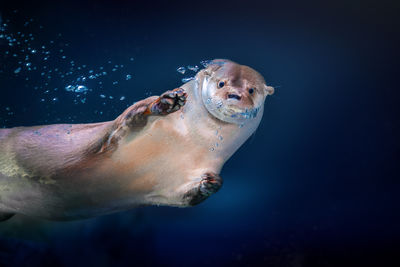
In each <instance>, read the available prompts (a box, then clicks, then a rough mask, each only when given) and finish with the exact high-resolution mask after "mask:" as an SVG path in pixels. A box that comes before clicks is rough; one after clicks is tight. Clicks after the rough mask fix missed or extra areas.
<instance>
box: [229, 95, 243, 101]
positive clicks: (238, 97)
mask: <svg viewBox="0 0 400 267" xmlns="http://www.w3.org/2000/svg"><path fill="white" fill-rule="evenodd" d="M228 99H236V100H239V101H240V99H242V97H241V96H240V95H236V94H229V95H228Z"/></svg>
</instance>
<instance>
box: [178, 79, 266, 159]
mask: <svg viewBox="0 0 400 267" xmlns="http://www.w3.org/2000/svg"><path fill="white" fill-rule="evenodd" d="M202 84H203V81H202V79H201V78H196V80H193V81H190V82H188V83H186V84H184V85H183V86H182V88H184V89H185V90H186V92H187V93H188V100H187V103H186V105H185V106H184V107H183V109H182V115H183V120H186V123H185V124H186V125H188V130H189V134H190V135H191V138H192V140H195V141H196V142H198V144H199V145H201V146H203V147H204V149H207V150H208V151H209V153H210V157H212V156H214V157H216V158H219V159H221V160H223V162H225V161H226V160H228V159H229V158H230V157H231V156H232V154H233V153H234V152H235V151H236V150H237V149H238V148H239V147H240V146H241V145H242V144H243V143H244V142H245V141H246V140H247V139H248V138H249V137H250V136H251V134H252V133H253V132H254V131H255V130H256V128H257V127H258V125H259V123H260V120H261V117H262V111H263V110H262V109H261V110H260V113H259V114H258V116H257V118H254V119H252V120H249V121H248V122H247V123H245V124H243V125H237V124H234V123H228V122H224V121H221V120H220V119H218V118H216V117H214V116H213V115H212V114H211V113H210V112H209V111H208V110H207V109H206V107H205V106H204V104H203V101H202V98H201V90H202Z"/></svg>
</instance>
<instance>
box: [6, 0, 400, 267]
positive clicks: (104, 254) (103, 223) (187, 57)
mask: <svg viewBox="0 0 400 267" xmlns="http://www.w3.org/2000/svg"><path fill="white" fill-rule="evenodd" d="M15 8H17V9H18V11H19V13H18V14H17V15H15V14H14V15H13V16H15V18H16V20H18V19H20V20H21V21H23V19H24V18H25V17H30V18H35V21H39V22H40V23H41V24H42V25H44V26H46V31H45V32H44V33H43V34H42V35H41V36H42V38H43V39H49V38H53V36H54V35H55V34H58V33H62V34H63V38H64V39H65V40H69V42H70V47H71V48H73V49H72V51H71V52H70V53H71V54H70V55H69V56H74V57H75V58H77V59H79V60H80V61H81V62H83V63H88V62H89V63H90V64H93V65H95V64H103V62H104V61H105V60H108V58H112V59H113V60H114V59H115V60H116V61H118V60H121V61H123V60H126V58H129V57H131V56H133V57H134V58H135V61H134V64H132V67H131V69H130V71H131V72H132V74H133V76H134V78H133V79H132V83H130V84H129V86H128V84H126V85H121V86H120V87H119V88H118V91H117V92H115V91H114V92H112V93H115V94H124V95H125V96H126V97H127V98H128V99H129V100H130V101H131V102H133V101H134V100H138V99H141V98H144V97H145V93H146V92H148V91H152V92H153V93H154V94H160V93H161V92H163V91H166V90H168V89H171V88H175V87H177V86H179V85H180V81H179V79H180V78H181V76H180V75H179V74H178V73H177V72H176V71H175V69H176V67H178V66H181V65H188V64H196V63H197V62H199V61H200V60H203V59H212V58H229V59H231V60H234V61H237V62H239V63H241V64H246V65H249V66H251V67H253V68H255V69H256V70H258V71H259V72H260V73H262V74H263V75H264V76H265V78H266V80H267V83H269V84H270V85H272V86H275V87H276V93H275V94H274V95H273V96H272V97H270V98H268V99H267V102H266V111H265V114H264V119H263V121H262V124H261V125H260V128H259V129H258V131H257V132H256V134H255V136H253V137H252V138H251V139H250V140H249V141H248V142H247V143H246V144H245V145H244V146H243V147H242V148H240V150H239V151H238V152H237V153H236V154H235V155H234V156H233V157H232V158H231V159H230V160H229V162H228V163H227V164H226V165H225V166H224V169H223V171H222V174H221V176H222V177H223V178H224V180H225V183H224V186H223V188H222V190H221V191H219V192H218V193H217V194H216V195H214V196H212V197H211V198H210V199H208V200H207V201H205V202H204V203H202V204H201V205H199V206H196V207H194V208H189V209H178V208H165V207H160V208H156V207H146V208H140V209H136V210H132V211H127V212H123V213H118V214H114V215H110V216H104V217H100V218H95V219H91V220H85V221H77V222H62V223H57V222H44V221H40V220H36V219H32V218H25V217H16V218H13V219H11V220H9V221H8V222H3V223H1V224H0V263H1V264H4V265H8V264H10V265H15V264H32V265H34V266H35V265H40V264H41V265H45V264H56V263H57V264H61V265H73V264H74V265H78V264H79V265H84V264H93V265H96V266H106V265H111V264H114V265H115V266H118V265H121V266H123V265H130V266H132V265H133V266H146V265H156V264H159V265H161V264H162V265H168V266H188V265H215V266H233V265H248V266H256V265H264V266H265V265H267V266H368V265H371V266H390V265H395V261H397V264H399V259H398V257H397V255H396V253H398V248H399V241H400V238H399V237H400V231H399V227H398V226H399V206H398V203H399V197H398V194H399V191H398V189H399V183H400V182H399V178H400V177H399V164H398V163H399V159H400V157H399V156H400V141H399V136H400V131H399V130H400V118H399V117H398V111H399V110H398V109H399V108H398V105H399V103H400V102H399V100H400V99H399V91H398V90H399V86H398V83H399V76H398V75H397V74H398V69H399V66H398V65H399V64H398V60H399V53H398V50H399V47H400V46H399V45H400V42H399V41H400V40H399V36H400V34H399V33H400V32H399V20H398V18H397V17H398V14H399V11H400V10H399V5H398V4H395V1H393V2H390V1H379V3H378V1H376V2H375V1H321V2H315V3H313V2H305V1H295V2H288V1H259V2H255V1H234V0H231V1H224V2H219V1H215V2H208V1H181V2H173V3H169V1H165V2H157V1H148V2H137V1H92V2H83V1H81V2H73V1H52V2H50V1H49V2H46V1H38V2H35V3H16V2H13V3H11V2H10V3H8V4H4V5H3V4H2V5H1V6H0V11H1V12H2V15H3V17H4V18H6V17H7V16H11V15H12V10H14V9H15ZM16 30H18V29H16ZM0 49H2V47H0ZM3 65H4V64H3ZM3 67H4V68H5V67H7V66H3ZM60 87H62V85H60ZM0 88H1V96H0V107H4V106H10V107H11V108H12V109H13V110H14V111H15V114H14V116H13V117H12V119H10V120H9V121H7V122H5V123H4V122H3V124H4V125H5V126H7V127H13V126H19V125H35V124H39V123H43V121H44V117H46V118H47V122H48V123H54V122H56V121H57V120H58V121H63V122H71V119H69V116H76V117H75V118H76V121H79V122H89V121H102V120H110V119H113V118H115V117H116V116H117V115H118V114H119V113H120V112H122V111H123V110H124V108H125V107H126V105H123V106H119V105H118V102H113V104H109V105H108V106H107V109H108V111H107V112H105V113H104V114H103V115H102V116H99V115H96V114H94V113H93V110H94V109H98V108H99V105H101V103H100V102H99V101H97V102H96V100H90V99H89V100H88V103H87V104H86V105H79V106H74V105H72V104H71V102H68V101H60V102H59V103H58V104H57V105H52V106H51V105H50V106H49V105H47V106H46V105H44V104H43V103H40V101H38V99H39V96H38V95H37V93H35V92H33V91H32V88H29V86H28V85H27V83H25V82H24V80H22V79H17V78H15V77H14V76H12V77H11V76H10V75H6V74H5V73H1V74H0ZM110 90H111V89H110ZM63 93H65V92H60V94H63ZM63 99H65V97H64V98H63ZM5 113H6V111H5V110H4V109H3V108H1V111H0V117H6V116H7V115H6V114H5ZM47 114H50V115H47ZM398 266H399V265H398Z"/></svg>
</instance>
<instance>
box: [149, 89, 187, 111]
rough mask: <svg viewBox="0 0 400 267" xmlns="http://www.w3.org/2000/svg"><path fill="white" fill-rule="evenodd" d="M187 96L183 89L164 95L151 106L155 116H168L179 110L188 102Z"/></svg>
mask: <svg viewBox="0 0 400 267" xmlns="http://www.w3.org/2000/svg"><path fill="white" fill-rule="evenodd" d="M186 98H187V94H186V92H185V90H183V89H182V88H177V89H175V90H173V91H168V92H165V93H164V94H162V95H161V96H160V97H159V98H158V99H157V100H156V101H155V102H154V103H153V105H152V106H151V112H152V113H153V114H161V115H167V114H169V113H172V112H175V111H177V110H179V109H180V108H181V107H182V106H183V105H184V104H185V102H186Z"/></svg>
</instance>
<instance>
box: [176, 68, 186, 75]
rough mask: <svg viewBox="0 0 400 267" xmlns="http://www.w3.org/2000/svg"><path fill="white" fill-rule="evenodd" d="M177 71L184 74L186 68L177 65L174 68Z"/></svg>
mask: <svg viewBox="0 0 400 267" xmlns="http://www.w3.org/2000/svg"><path fill="white" fill-rule="evenodd" d="M176 71H177V72H179V73H180V74H185V72H186V68H185V67H179V68H177V69H176Z"/></svg>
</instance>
